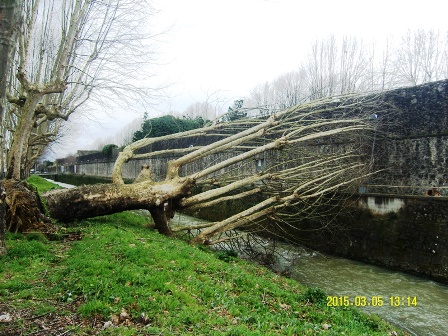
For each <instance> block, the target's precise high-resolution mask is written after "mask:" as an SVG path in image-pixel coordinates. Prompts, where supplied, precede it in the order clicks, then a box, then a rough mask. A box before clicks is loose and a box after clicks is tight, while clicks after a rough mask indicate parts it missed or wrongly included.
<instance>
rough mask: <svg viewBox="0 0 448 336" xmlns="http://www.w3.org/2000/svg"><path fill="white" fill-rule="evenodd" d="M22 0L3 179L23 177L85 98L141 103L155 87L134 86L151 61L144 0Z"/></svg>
mask: <svg viewBox="0 0 448 336" xmlns="http://www.w3.org/2000/svg"><path fill="white" fill-rule="evenodd" d="M22 3H23V6H22V8H21V14H22V18H23V19H22V21H23V24H22V25H21V29H20V30H19V31H18V38H17V47H16V50H17V52H16V53H15V54H14V55H13V56H14V58H13V60H12V64H13V66H12V67H11V69H10V72H9V73H8V74H6V78H7V82H8V85H7V100H8V102H9V105H8V106H7V109H6V114H5V119H4V121H3V132H4V134H3V136H4V139H5V143H4V145H5V147H6V148H7V150H8V151H7V164H6V168H7V177H8V178H10V179H14V180H20V179H23V178H24V177H26V176H27V174H28V172H29V167H30V166H31V165H32V164H33V163H34V161H35V160H36V159H37V158H38V157H39V155H40V154H41V153H42V150H43V149H44V148H45V147H46V146H47V145H48V144H49V143H51V142H52V141H54V140H55V139H56V137H57V135H58V133H59V130H60V125H61V122H62V121H64V120H67V119H68V118H69V117H70V115H71V114H73V113H74V112H75V111H78V112H79V111H80V110H82V108H86V107H87V105H86V104H95V103H98V102H99V101H100V100H102V99H104V98H103V97H108V98H107V99H108V100H109V101H110V100H113V101H115V102H119V103H123V102H126V101H129V100H131V99H136V98H138V99H139V101H140V102H142V103H145V102H146V101H147V100H148V97H151V96H153V93H154V92H153V91H151V90H149V89H145V87H143V86H137V85H136V83H137V82H139V81H140V83H141V82H144V80H143V79H145V78H147V77H148V73H147V71H148V70H149V69H148V68H147V66H148V65H149V64H150V63H151V62H152V59H151V51H150V50H151V48H150V46H149V45H148V41H150V40H151V39H150V36H149V35H148V33H146V31H147V30H146V28H145V25H146V22H147V18H148V17H150V15H151V7H149V5H148V4H147V3H146V2H145V1H135V0H105V1H104V0H62V1H58V2H55V1H52V0H24V1H23V2H22ZM101 103H102V105H104V104H105V102H104V100H103V101H101ZM90 108H92V105H90Z"/></svg>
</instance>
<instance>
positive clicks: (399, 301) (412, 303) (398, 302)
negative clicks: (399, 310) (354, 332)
mask: <svg viewBox="0 0 448 336" xmlns="http://www.w3.org/2000/svg"><path fill="white" fill-rule="evenodd" d="M327 306H329V307H349V306H355V307H383V306H386V307H417V297H416V296H398V295H396V296H381V295H374V296H370V297H369V296H364V295H359V296H353V297H352V296H343V295H328V296H327Z"/></svg>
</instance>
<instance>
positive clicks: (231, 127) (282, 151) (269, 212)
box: [44, 95, 384, 244]
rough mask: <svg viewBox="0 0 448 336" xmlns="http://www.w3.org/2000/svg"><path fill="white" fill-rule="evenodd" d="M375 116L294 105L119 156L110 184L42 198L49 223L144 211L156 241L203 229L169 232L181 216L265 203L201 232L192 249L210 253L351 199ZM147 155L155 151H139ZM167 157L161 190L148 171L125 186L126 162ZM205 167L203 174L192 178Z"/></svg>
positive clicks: (342, 101)
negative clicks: (324, 203) (297, 207)
mask: <svg viewBox="0 0 448 336" xmlns="http://www.w3.org/2000/svg"><path fill="white" fill-rule="evenodd" d="M379 107H381V108H384V106H382V105H381V104H378V99H377V97H376V96H375V95H370V96H362V95H357V96H345V97H339V98H338V99H336V100H335V99H325V100H320V101H313V102H309V103H306V104H302V105H297V106H294V107H292V108H289V109H286V110H283V111H279V112H278V113H275V114H273V115H271V116H270V117H268V118H266V117H264V118H256V117H252V118H246V119H241V120H236V121H232V122H223V123H219V122H216V123H214V124H212V125H209V126H206V127H204V128H200V129H196V130H191V131H186V132H182V133H177V134H172V135H167V136H162V137H158V138H145V139H142V140H139V141H137V142H134V143H133V144H131V145H129V146H127V147H126V148H125V149H124V150H123V151H122V152H121V153H120V154H119V156H118V158H117V160H116V163H115V166H114V170H113V176H112V177H113V183H112V184H107V185H106V184H105V185H93V186H83V187H79V188H75V189H69V190H56V191H51V192H49V193H47V194H45V195H44V198H45V201H46V204H47V207H48V211H49V213H50V215H51V217H53V218H54V219H56V220H59V221H61V222H71V221H74V220H78V219H83V218H88V217H92V216H98V215H106V214H111V213H114V212H120V211H124V210H132V209H147V210H149V211H150V213H151V215H152V217H153V219H154V222H155V224H156V227H157V229H158V230H159V232H161V233H163V234H166V235H171V234H172V233H173V231H179V230H192V229H196V228H198V227H191V226H190V227H182V228H179V227H176V228H172V227H171V225H170V221H169V219H170V218H171V217H172V216H173V214H174V212H175V211H178V210H182V209H188V208H201V207H216V206H219V204H220V203H221V202H224V201H227V200H230V199H241V200H242V202H244V199H245V197H247V196H249V195H254V194H259V195H260V196H261V198H262V201H261V202H259V203H257V204H255V205H253V206H248V207H247V208H246V209H245V210H244V211H242V212H240V213H238V214H236V215H234V216H231V217H230V218H228V219H226V220H224V221H220V222H215V223H208V224H206V225H204V226H201V229H202V231H201V232H200V233H199V234H198V235H197V236H196V237H195V238H194V239H193V242H194V243H201V244H213V243H214V242H215V241H217V240H219V238H218V237H219V235H220V234H221V233H223V232H225V231H228V230H231V229H235V228H241V227H244V226H245V225H249V224H253V223H255V222H257V221H261V220H263V219H264V218H266V217H267V216H273V215H274V214H279V213H281V212H282V211H283V210H285V209H287V208H288V207H291V206H293V205H294V204H298V203H300V202H303V201H304V200H309V199H313V200H316V199H319V198H320V197H322V196H324V195H329V194H331V193H334V192H336V191H338V192H341V191H343V190H349V191H351V190H353V186H354V185H355V184H357V183H359V180H360V179H362V178H364V177H366V176H367V175H368V174H369V173H370V172H369V168H370V167H369V158H370V155H369V154H370V151H369V148H370V146H371V137H372V132H373V131H374V124H373V123H372V121H371V120H370V119H369V115H371V114H372V113H373V112H374V111H376V109H377V108H379ZM197 137H203V138H204V139H205V144H204V145H201V146H185V142H182V141H180V140H182V139H197ZM207 139H209V141H208V142H207ZM175 144H177V145H178V147H174V145H175ZM158 145H159V147H157V146H158ZM161 145H163V146H161ZM149 146H151V148H152V149H153V150H152V151H150V152H145V151H142V149H144V148H148V147H149ZM166 155H175V156H177V158H176V159H173V160H170V161H169V162H168V163H167V165H166V177H165V178H164V179H162V180H159V181H156V179H155V178H154V176H153V174H152V172H151V167H148V166H145V167H143V169H142V171H141V173H140V175H139V176H138V177H137V178H136V180H135V181H134V183H132V184H125V183H124V181H123V177H122V170H123V165H124V164H125V162H128V161H130V160H135V159H144V158H150V157H151V158H154V157H156V158H157V157H162V156H166ZM260 155H264V157H269V158H270V159H269V160H268V161H269V163H268V164H266V166H264V167H263V169H261V170H259V171H256V169H255V167H254V163H253V160H254V159H256V158H259V157H260ZM201 160H202V161H203V162H204V161H205V162H206V163H207V164H206V165H205V166H204V165H202V166H201V168H200V169H194V168H193V169H192V170H191V167H194V165H195V164H196V163H197V162H199V161H201ZM187 166H189V167H190V168H189V172H187V173H185V172H186V170H185V169H184V168H186V167H187ZM314 204H315V205H316V206H317V204H318V202H315V203H314ZM214 237H215V238H216V240H215V241H214V240H213V239H214Z"/></svg>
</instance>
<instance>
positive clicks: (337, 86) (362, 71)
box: [302, 35, 372, 99]
mask: <svg viewBox="0 0 448 336" xmlns="http://www.w3.org/2000/svg"><path fill="white" fill-rule="evenodd" d="M371 58H372V55H371V53H370V51H369V50H368V49H367V48H366V47H365V45H364V44H363V42H362V40H360V39H358V38H354V37H349V36H344V37H343V38H342V40H341V41H338V39H336V37H335V36H333V35H332V36H330V37H328V38H326V39H322V40H320V41H319V40H317V41H316V42H315V43H314V44H313V45H312V48H311V52H310V54H309V55H308V59H307V61H306V62H305V63H304V64H302V67H303V69H304V71H306V73H307V78H308V90H309V93H310V98H311V99H319V98H322V97H329V96H333V95H340V94H346V93H353V92H359V91H366V90H367V89H368V81H369V76H368V71H369V67H368V65H369V63H370V62H371Z"/></svg>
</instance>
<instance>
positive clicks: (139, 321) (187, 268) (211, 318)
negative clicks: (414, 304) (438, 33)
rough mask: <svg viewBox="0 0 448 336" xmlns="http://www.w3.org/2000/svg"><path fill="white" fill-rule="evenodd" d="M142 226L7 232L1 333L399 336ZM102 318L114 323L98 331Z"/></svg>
mask: <svg viewBox="0 0 448 336" xmlns="http://www.w3.org/2000/svg"><path fill="white" fill-rule="evenodd" d="M146 223H147V218H145V217H143V216H142V215H139V214H137V213H133V212H125V213H120V214H115V215H111V216H104V217H97V218H92V219H89V220H85V221H82V222H79V223H77V224H76V227H75V228H67V229H65V230H64V232H65V233H66V234H67V235H69V234H70V232H76V233H79V232H80V233H81V236H82V239H80V240H77V241H70V240H65V241H49V240H46V239H42V237H39V236H34V238H32V239H29V238H28V239H27V236H24V235H20V234H8V236H7V246H8V254H7V255H6V256H4V257H1V258H0V259H1V260H0V314H3V313H7V312H9V313H10V314H11V315H12V317H13V319H12V321H11V322H8V323H0V334H2V335H15V334H23V335H27V334H31V333H35V334H39V332H40V331H41V330H43V327H42V325H44V323H47V328H48V326H50V325H51V324H54V326H53V327H52V328H53V329H50V330H56V328H59V329H57V331H58V332H57V333H56V332H54V333H50V332H49V331H48V330H47V331H45V332H42V333H41V334H39V335H47V334H63V333H64V332H66V331H67V332H70V335H92V334H99V335H187V334H191V335H307V334H308V335H320V334H322V335H343V334H345V335H388V333H389V332H391V331H393V330H396V331H397V332H398V334H399V335H404V333H403V332H401V331H399V330H397V328H395V327H392V326H390V325H388V324H386V323H385V322H384V321H382V320H380V319H379V318H378V317H376V316H369V315H365V314H363V313H361V312H359V311H358V310H355V309H352V308H333V307H327V306H326V300H325V293H323V292H322V291H320V290H318V289H309V288H306V287H303V286H302V285H300V284H299V283H297V282H296V281H294V280H291V279H286V278H283V277H281V276H279V275H277V274H274V273H272V272H270V271H269V270H267V269H266V268H264V267H261V266H257V265H255V264H250V263H247V262H244V261H241V260H238V259H236V258H234V257H232V256H227V257H226V258H223V255H222V253H221V254H217V253H213V252H211V251H209V250H207V249H205V248H203V247H200V246H191V245H188V244H187V243H185V242H183V241H181V240H176V239H174V238H167V237H164V236H161V235H159V234H158V233H156V232H154V231H152V230H148V229H147V228H146V227H145V224H146ZM221 259H223V260H221ZM120 314H122V315H121V318H120ZM46 317H47V318H48V319H47V321H46V322H45V320H43V319H45V318H46ZM108 320H111V321H112V322H113V323H114V324H115V325H116V327H113V328H107V329H105V330H102V326H103V324H104V322H106V321H108ZM42 321H44V322H42ZM329 326H331V327H329Z"/></svg>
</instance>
